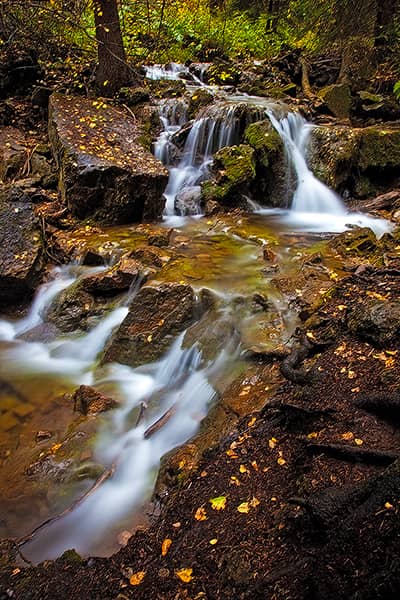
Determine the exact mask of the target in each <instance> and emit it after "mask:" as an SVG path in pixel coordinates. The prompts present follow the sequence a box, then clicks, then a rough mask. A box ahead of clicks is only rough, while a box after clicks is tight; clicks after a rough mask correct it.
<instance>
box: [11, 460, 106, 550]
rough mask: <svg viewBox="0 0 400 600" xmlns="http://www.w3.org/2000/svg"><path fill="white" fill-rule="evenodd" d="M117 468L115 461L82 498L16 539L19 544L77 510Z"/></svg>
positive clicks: (22, 544)
mask: <svg viewBox="0 0 400 600" xmlns="http://www.w3.org/2000/svg"><path fill="white" fill-rule="evenodd" d="M115 468H116V464H115V463H113V464H112V465H111V467H109V468H108V469H107V470H106V471H104V473H102V474H101V475H100V477H99V478H98V479H96V481H95V482H94V484H93V485H92V487H91V488H89V489H88V491H87V492H85V493H84V494H83V495H82V496H80V498H78V499H77V500H75V502H73V503H72V504H71V505H70V506H68V508H66V509H65V510H63V511H62V512H61V513H60V514H58V515H55V516H54V517H50V518H49V519H46V520H45V521H43V523H41V524H40V525H38V526H37V527H35V529H33V530H32V531H31V532H30V533H28V534H27V535H25V536H24V537H22V538H19V539H18V540H17V541H16V544H17V546H18V547H20V546H24V545H25V544H26V543H27V542H30V541H31V539H32V538H33V537H34V536H35V535H36V534H37V533H38V532H39V531H41V530H42V529H44V528H45V527H48V526H49V525H51V524H52V523H55V522H56V521H59V520H60V519H62V518H63V517H65V516H66V515H68V514H69V513H71V512H72V511H73V510H75V508H77V507H78V506H79V505H80V504H82V502H83V501H84V500H86V499H87V498H88V497H89V496H90V495H91V494H93V493H94V492H95V491H96V490H97V489H98V488H99V487H100V486H101V485H102V484H103V483H104V482H105V481H107V479H109V478H110V477H112V476H113V474H114V472H115Z"/></svg>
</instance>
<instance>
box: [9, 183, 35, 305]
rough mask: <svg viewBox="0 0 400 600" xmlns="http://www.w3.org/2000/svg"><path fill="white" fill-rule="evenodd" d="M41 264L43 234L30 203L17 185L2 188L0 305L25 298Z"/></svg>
mask: <svg viewBox="0 0 400 600" xmlns="http://www.w3.org/2000/svg"><path fill="white" fill-rule="evenodd" d="M43 267H44V250H43V242H42V234H41V230H40V225H39V221H38V219H37V217H36V216H35V215H34V212H33V207H32V204H31V203H30V201H29V199H28V197H27V196H26V195H25V194H24V193H23V192H21V191H19V192H18V189H17V188H12V187H3V188H1V189H0V306H2V305H5V304H7V303H10V302H19V301H20V300H25V299H28V298H29V297H30V296H31V295H32V294H33V292H34V290H35V288H36V286H37V285H38V284H39V282H40V279H41V277H42V272H43Z"/></svg>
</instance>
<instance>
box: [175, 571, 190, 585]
mask: <svg viewBox="0 0 400 600" xmlns="http://www.w3.org/2000/svg"><path fill="white" fill-rule="evenodd" d="M192 573H193V569H177V570H176V571H175V575H176V576H177V577H179V579H180V580H181V581H183V583H189V582H190V581H192V579H193V577H192Z"/></svg>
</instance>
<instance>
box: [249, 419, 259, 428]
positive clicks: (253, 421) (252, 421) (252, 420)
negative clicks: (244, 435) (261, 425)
mask: <svg viewBox="0 0 400 600" xmlns="http://www.w3.org/2000/svg"><path fill="white" fill-rule="evenodd" d="M256 421H257V419H256V417H251V419H250V421H249V422H248V423H247V427H253V425H254V423H255V422H256Z"/></svg>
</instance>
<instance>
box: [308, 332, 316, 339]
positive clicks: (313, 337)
mask: <svg viewBox="0 0 400 600" xmlns="http://www.w3.org/2000/svg"><path fill="white" fill-rule="evenodd" d="M306 337H308V339H310V340H315V335H314V334H313V332H312V331H307V333H306Z"/></svg>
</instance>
